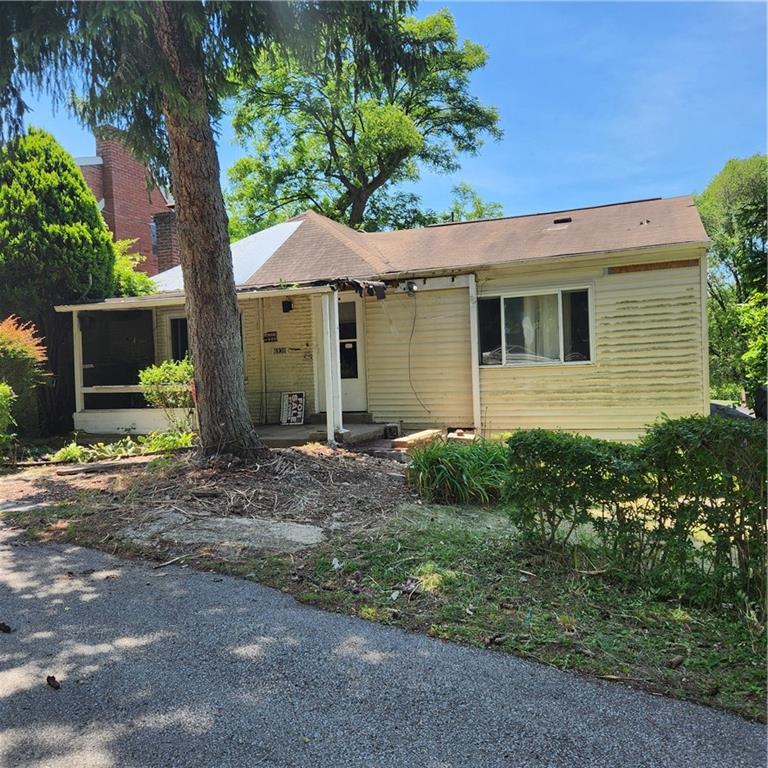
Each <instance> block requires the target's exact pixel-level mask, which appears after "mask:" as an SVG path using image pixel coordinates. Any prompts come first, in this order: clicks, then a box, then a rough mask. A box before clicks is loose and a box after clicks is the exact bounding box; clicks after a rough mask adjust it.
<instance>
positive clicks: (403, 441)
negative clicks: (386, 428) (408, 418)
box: [392, 429, 443, 450]
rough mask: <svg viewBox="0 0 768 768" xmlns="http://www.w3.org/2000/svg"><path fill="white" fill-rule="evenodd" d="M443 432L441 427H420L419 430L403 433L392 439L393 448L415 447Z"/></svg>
mask: <svg viewBox="0 0 768 768" xmlns="http://www.w3.org/2000/svg"><path fill="white" fill-rule="evenodd" d="M442 434H443V431H442V430H441V429H422V430H421V432H413V433H412V434H410V435H403V437H398V438H396V439H395V440H393V441H392V447H393V448H405V449H406V450H407V449H409V448H415V447H416V446H417V445H424V443H430V442H432V440H434V439H435V438H436V437H439V436H440V435H442Z"/></svg>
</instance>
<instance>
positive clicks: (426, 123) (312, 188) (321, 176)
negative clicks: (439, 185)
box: [228, 6, 501, 235]
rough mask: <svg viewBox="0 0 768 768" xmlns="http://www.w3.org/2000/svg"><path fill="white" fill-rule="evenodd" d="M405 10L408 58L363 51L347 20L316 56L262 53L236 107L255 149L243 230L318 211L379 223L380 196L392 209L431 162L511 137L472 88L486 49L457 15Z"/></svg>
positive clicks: (354, 222) (233, 201)
mask: <svg viewBox="0 0 768 768" xmlns="http://www.w3.org/2000/svg"><path fill="white" fill-rule="evenodd" d="M393 8H394V6H393ZM393 13H394V14H395V16H396V20H397V25H398V31H399V35H400V36H401V44H402V46H403V50H404V51H406V52H407V54H408V57H407V59H406V60H405V62H404V63H398V62H397V61H394V62H393V61H391V60H378V59H373V60H371V59H369V58H366V57H361V56H360V48H361V44H362V39H363V32H362V31H360V30H356V29H355V28H354V27H349V26H342V25H328V26H325V27H324V28H323V30H322V44H321V45H319V46H318V47H317V49H316V50H315V52H314V55H310V56H306V55H297V54H290V53H285V52H284V51H281V50H278V49H277V48H275V47H274V46H273V47H268V48H266V49H264V50H263V51H261V52H260V54H259V56H258V59H257V62H256V64H255V67H254V72H253V73H252V74H250V76H248V77H246V78H244V79H243V80H242V83H241V88H240V91H239V94H238V103H237V105H236V107H235V110H234V127H235V131H236V134H237V136H238V137H239V139H240V141H241V142H242V144H243V145H244V146H245V147H246V148H247V149H248V151H249V154H248V156H247V157H244V158H242V159H241V160H239V161H238V162H237V163H235V165H234V167H233V168H232V169H231V170H230V179H231V181H232V187H233V189H232V193H231V195H230V196H229V200H228V202H229V204H230V209H231V211H232V215H233V218H234V219H235V220H236V223H235V224H234V229H235V231H236V232H237V234H238V235H245V234H249V233H250V232H253V231H256V230H257V229H263V228H264V227H265V226H269V225H270V224H273V223H275V222H276V221H279V220H283V219H285V218H288V217H290V216H292V215H295V214H296V213H298V212H300V211H302V210H305V209H306V208H312V209H314V210H316V211H317V212H318V213H323V214H324V215H326V216H329V217H331V218H334V219H336V220H338V221H342V222H343V223H346V224H349V225H350V226H354V227H364V228H367V229H373V228H376V222H375V218H374V219H371V217H370V215H369V214H370V208H369V203H370V206H371V208H373V209H375V210H378V211H382V210H383V209H386V208H390V207H391V205H390V204H389V201H390V200H391V196H392V195H393V194H394V195H395V199H399V200H400V201H403V200H404V198H403V197H402V194H403V193H397V192H392V188H393V187H394V186H395V185H396V184H398V183H399V182H403V181H413V180H415V179H417V178H418V177H419V169H420V167H426V168H430V169H432V170H437V171H441V172H448V171H455V170H456V169H457V168H458V167H459V162H458V161H459V156H460V155H461V154H473V153H475V152H477V150H478V148H479V147H480V146H481V144H482V142H483V139H484V138H486V137H488V136H490V137H492V138H499V137H500V136H501V130H500V128H499V126H498V114H497V112H496V110H495V109H493V108H492V107H489V106H485V105H483V104H482V103H481V102H480V101H479V100H478V99H477V98H476V97H475V96H473V95H472V94H471V92H470V76H471V74H472V73H473V72H475V71H476V70H478V69H480V68H482V67H483V66H484V65H485V63H486V59H487V53H486V51H485V50H484V49H483V47H482V46H480V45H478V44H477V43H474V42H471V41H464V42H460V41H459V38H458V34H457V31H456V25H455V22H454V19H453V17H452V16H451V14H450V13H449V12H448V11H446V10H441V11H438V12H437V13H434V14H431V15H430V16H427V17H426V18H424V19H416V18H414V17H411V16H407V15H405V14H403V13H400V12H399V11H397V10H395V11H394V12H393ZM407 200H408V202H410V203H414V202H415V199H414V197H413V196H410V197H408V198H407ZM416 220H418V216H416Z"/></svg>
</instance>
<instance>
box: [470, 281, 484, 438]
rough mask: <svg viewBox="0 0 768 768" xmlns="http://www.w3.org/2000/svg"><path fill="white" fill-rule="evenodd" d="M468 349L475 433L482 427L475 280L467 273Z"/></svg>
mask: <svg viewBox="0 0 768 768" xmlns="http://www.w3.org/2000/svg"><path fill="white" fill-rule="evenodd" d="M469 350H470V355H471V356H472V366H471V371H472V420H473V421H474V427H475V434H479V433H480V430H481V429H482V424H481V423H480V345H479V343H478V329H477V281H476V280H475V275H474V274H471V275H469Z"/></svg>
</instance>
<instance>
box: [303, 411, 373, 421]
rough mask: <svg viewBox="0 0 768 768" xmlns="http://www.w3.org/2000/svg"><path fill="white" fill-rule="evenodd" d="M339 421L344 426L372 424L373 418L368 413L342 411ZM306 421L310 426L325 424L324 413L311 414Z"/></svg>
mask: <svg viewBox="0 0 768 768" xmlns="http://www.w3.org/2000/svg"><path fill="white" fill-rule="evenodd" d="M341 420H342V423H344V424H373V416H371V414H370V413H368V411H344V412H343V413H342V415H341ZM308 421H309V423H310V424H325V411H322V412H320V413H313V414H312V415H311V416H310V417H309V420H308Z"/></svg>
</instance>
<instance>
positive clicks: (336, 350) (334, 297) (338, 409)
mask: <svg viewBox="0 0 768 768" xmlns="http://www.w3.org/2000/svg"><path fill="white" fill-rule="evenodd" d="M328 298H329V300H330V305H331V339H332V343H333V412H334V414H335V415H336V424H335V426H336V431H337V432H344V431H345V430H344V425H343V424H342V413H343V411H344V406H343V403H342V400H341V351H340V350H341V341H340V339H339V292H338V291H333V293H331V294H329V295H328Z"/></svg>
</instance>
